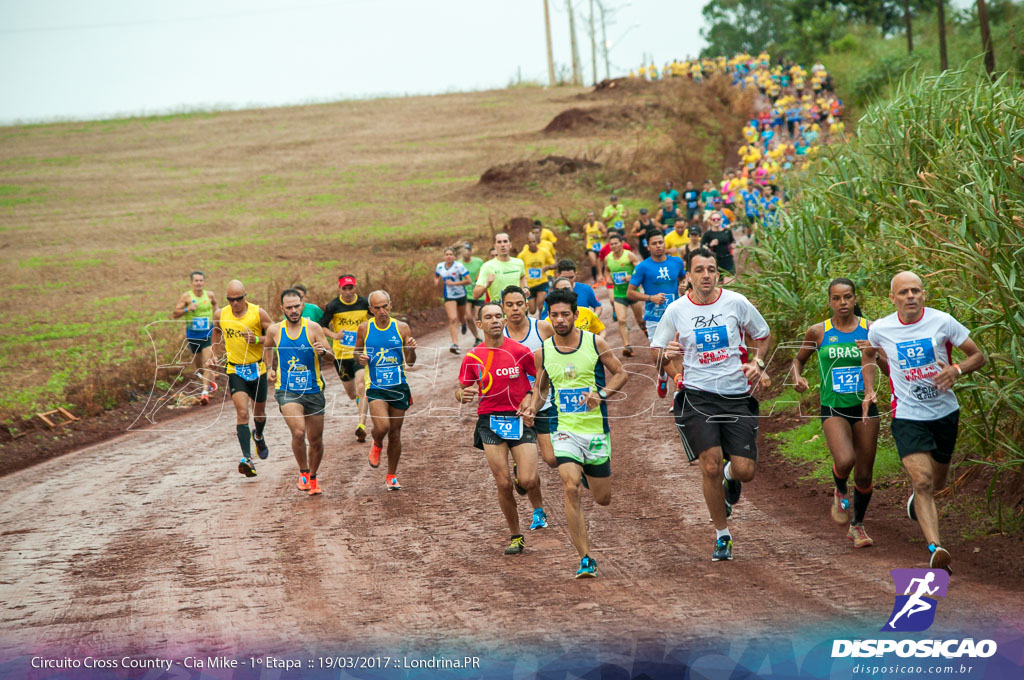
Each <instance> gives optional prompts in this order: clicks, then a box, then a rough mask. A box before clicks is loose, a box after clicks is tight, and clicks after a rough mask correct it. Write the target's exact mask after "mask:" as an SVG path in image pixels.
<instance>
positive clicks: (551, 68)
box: [544, 0, 555, 87]
mask: <svg viewBox="0 0 1024 680" xmlns="http://www.w3.org/2000/svg"><path fill="white" fill-rule="evenodd" d="M544 32H545V33H546V34H547V41H548V85H550V86H551V87H554V86H555V55H554V53H553V52H552V51H551V13H550V12H549V11H548V0H544Z"/></svg>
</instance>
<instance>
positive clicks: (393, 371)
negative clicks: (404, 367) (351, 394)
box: [373, 366, 402, 387]
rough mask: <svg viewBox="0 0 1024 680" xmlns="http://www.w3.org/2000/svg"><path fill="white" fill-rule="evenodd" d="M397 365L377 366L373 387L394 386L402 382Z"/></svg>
mask: <svg viewBox="0 0 1024 680" xmlns="http://www.w3.org/2000/svg"><path fill="white" fill-rule="evenodd" d="M399 368H400V367H398V366H377V380H375V381H374V383H373V387H394V386H395V385H401V384H402V373H401V371H400V370H399Z"/></svg>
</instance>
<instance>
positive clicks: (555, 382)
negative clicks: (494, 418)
mask: <svg viewBox="0 0 1024 680" xmlns="http://www.w3.org/2000/svg"><path fill="white" fill-rule="evenodd" d="M579 334H580V344H579V346H578V347H577V348H576V349H575V350H573V351H571V352H561V351H559V350H558V349H557V348H556V347H555V342H554V337H551V338H548V339H547V340H545V341H544V347H543V349H542V350H541V351H542V352H543V357H544V363H543V366H544V372H545V373H547V375H548V380H549V381H551V388H552V391H553V395H554V398H553V401H554V403H555V405H556V406H557V407H558V430H559V431H565V432H572V433H573V434H584V435H586V434H604V433H606V432H608V406H607V404H605V403H604V402H601V406H600V408H595V409H593V410H590V411H588V410H586V398H587V393H588V392H592V391H593V392H596V391H597V390H599V389H601V388H602V387H604V384H605V377H604V364H602V363H601V359H600V355H599V354H598V352H597V336H595V335H594V334H593V333H590V332H588V331H579Z"/></svg>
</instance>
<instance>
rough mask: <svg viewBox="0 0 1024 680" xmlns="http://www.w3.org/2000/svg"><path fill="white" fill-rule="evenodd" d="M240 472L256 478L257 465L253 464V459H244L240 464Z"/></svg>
mask: <svg viewBox="0 0 1024 680" xmlns="http://www.w3.org/2000/svg"><path fill="white" fill-rule="evenodd" d="M238 471H239V472H240V473H242V474H243V475H245V476H246V477H255V476H256V464H255V463H253V462H252V458H245V457H244V456H243V457H242V460H241V461H239V463H238Z"/></svg>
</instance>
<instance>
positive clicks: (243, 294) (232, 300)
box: [227, 293, 245, 302]
mask: <svg viewBox="0 0 1024 680" xmlns="http://www.w3.org/2000/svg"><path fill="white" fill-rule="evenodd" d="M227 298H228V302H241V301H242V300H244V299H245V293H242V294H241V295H239V296H238V297H231V296H230V295H228V296H227Z"/></svg>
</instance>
